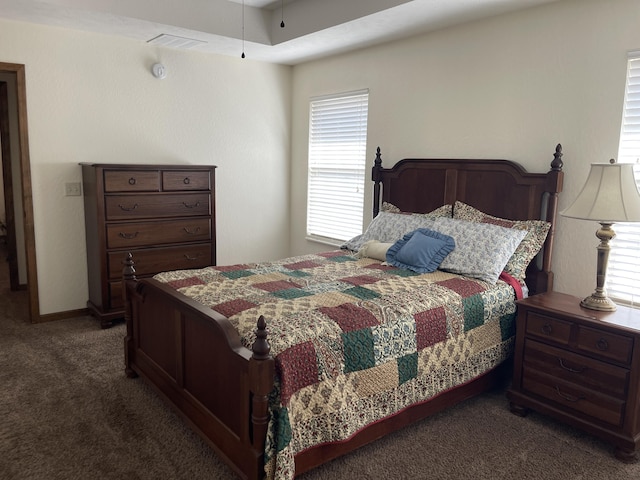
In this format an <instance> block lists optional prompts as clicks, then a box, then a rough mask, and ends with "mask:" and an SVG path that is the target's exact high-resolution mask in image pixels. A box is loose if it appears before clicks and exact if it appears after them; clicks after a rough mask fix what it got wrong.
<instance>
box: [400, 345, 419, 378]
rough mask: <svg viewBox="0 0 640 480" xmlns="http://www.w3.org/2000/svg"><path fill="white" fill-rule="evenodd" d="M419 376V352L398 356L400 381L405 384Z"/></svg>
mask: <svg viewBox="0 0 640 480" xmlns="http://www.w3.org/2000/svg"><path fill="white" fill-rule="evenodd" d="M417 376H418V353H417V352H416V353H410V354H409V355H405V356H403V357H400V358H398V383H399V384H403V383H404V382H407V381H409V380H411V379H412V378H416V377H417Z"/></svg>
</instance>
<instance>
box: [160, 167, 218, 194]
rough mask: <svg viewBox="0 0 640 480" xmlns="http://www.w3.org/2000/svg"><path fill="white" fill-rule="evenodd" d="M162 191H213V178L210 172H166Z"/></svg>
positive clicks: (163, 174) (163, 173) (163, 177)
mask: <svg viewBox="0 0 640 480" xmlns="http://www.w3.org/2000/svg"><path fill="white" fill-rule="evenodd" d="M162 189H163V190H166V191H178V190H211V178H210V175H209V172H208V171H202V172H193V171H176V170H172V171H164V172H162Z"/></svg>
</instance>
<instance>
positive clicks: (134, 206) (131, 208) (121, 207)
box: [118, 203, 138, 212]
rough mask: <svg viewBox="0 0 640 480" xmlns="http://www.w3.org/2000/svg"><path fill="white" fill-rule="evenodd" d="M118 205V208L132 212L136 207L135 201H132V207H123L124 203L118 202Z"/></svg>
mask: <svg viewBox="0 0 640 480" xmlns="http://www.w3.org/2000/svg"><path fill="white" fill-rule="evenodd" d="M118 206H119V207H120V210H124V211H125V212H132V211H134V210H135V209H136V208H138V204H137V203H134V204H133V207H125V206H124V205H122V204H120V203H119V204H118Z"/></svg>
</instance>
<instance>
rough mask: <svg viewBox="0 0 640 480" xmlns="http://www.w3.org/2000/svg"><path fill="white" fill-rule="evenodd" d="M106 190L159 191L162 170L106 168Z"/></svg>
mask: <svg viewBox="0 0 640 480" xmlns="http://www.w3.org/2000/svg"><path fill="white" fill-rule="evenodd" d="M104 191H105V192H159V191H160V172H158V171H153V170H152V171H143V170H105V172H104Z"/></svg>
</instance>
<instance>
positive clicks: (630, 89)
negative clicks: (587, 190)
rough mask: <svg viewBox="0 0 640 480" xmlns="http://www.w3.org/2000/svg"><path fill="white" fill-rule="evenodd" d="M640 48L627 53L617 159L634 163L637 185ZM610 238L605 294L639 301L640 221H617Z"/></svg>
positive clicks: (639, 175) (624, 300)
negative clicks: (613, 235) (625, 82)
mask: <svg viewBox="0 0 640 480" xmlns="http://www.w3.org/2000/svg"><path fill="white" fill-rule="evenodd" d="M639 159H640V52H636V53H634V54H632V55H630V57H629V61H628V66H627V84H626V88H625V96H624V111H623V116H622V127H621V131H620V147H619V149H618V161H619V162H621V163H622V162H625V163H636V166H635V167H634V173H635V180H636V185H638V188H639V189H640V165H639V164H638V161H639ZM613 229H614V230H615V232H616V237H615V238H614V239H613V240H612V241H611V252H610V254H609V264H608V268H607V279H606V289H607V293H608V295H609V296H610V297H611V298H613V299H615V300H617V301H621V302H622V303H632V304H636V305H639V304H640V224H638V223H618V224H615V225H614V226H613Z"/></svg>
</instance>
